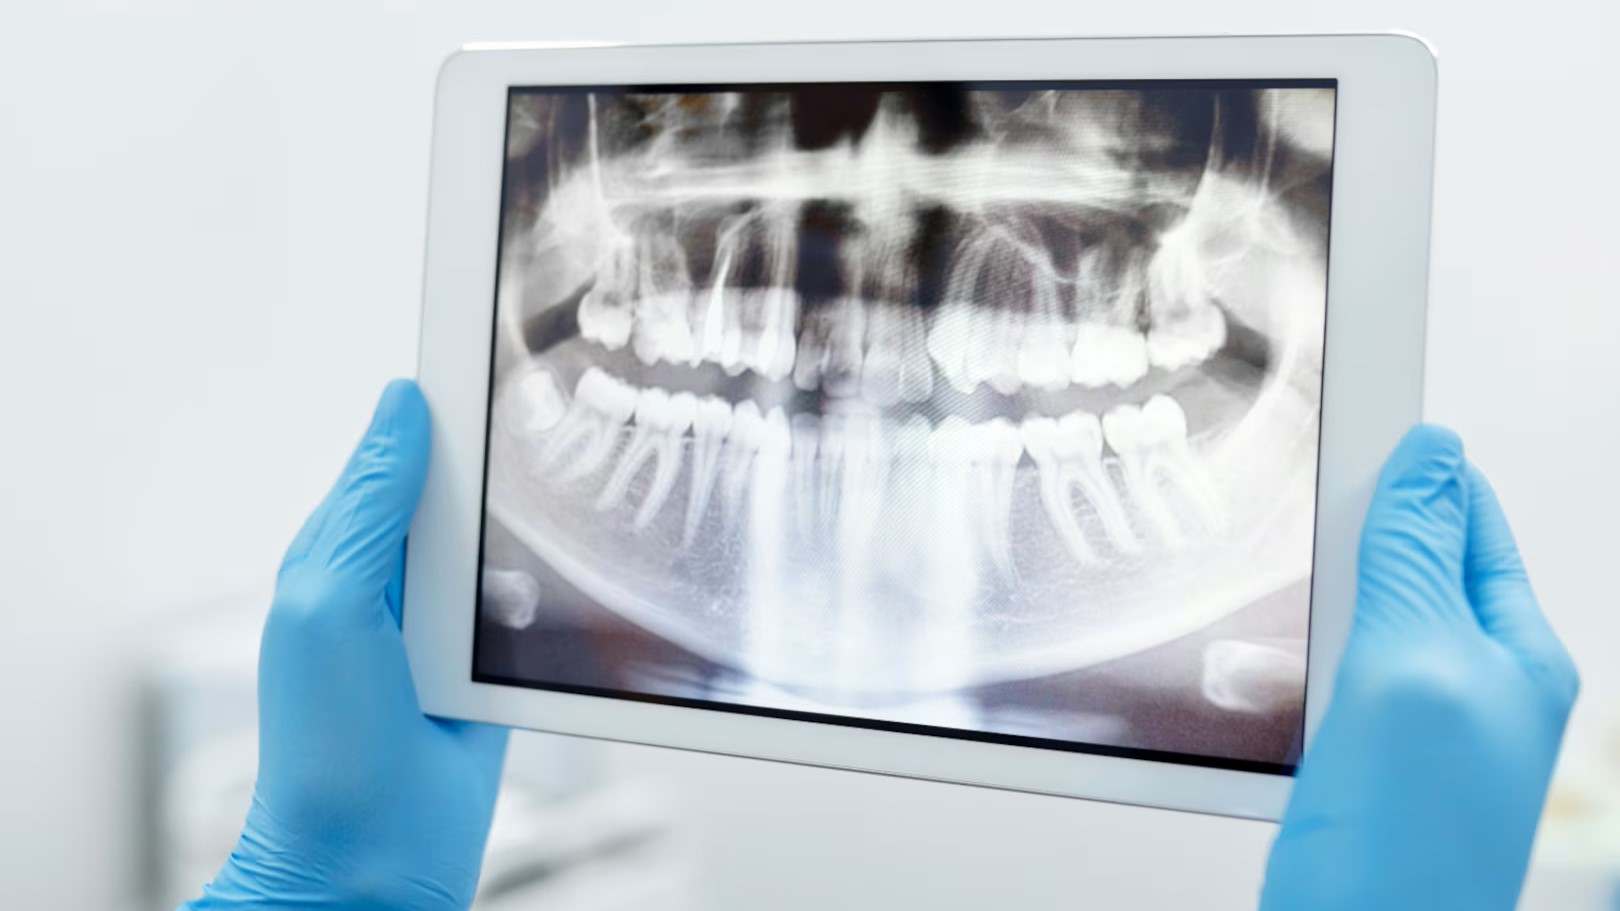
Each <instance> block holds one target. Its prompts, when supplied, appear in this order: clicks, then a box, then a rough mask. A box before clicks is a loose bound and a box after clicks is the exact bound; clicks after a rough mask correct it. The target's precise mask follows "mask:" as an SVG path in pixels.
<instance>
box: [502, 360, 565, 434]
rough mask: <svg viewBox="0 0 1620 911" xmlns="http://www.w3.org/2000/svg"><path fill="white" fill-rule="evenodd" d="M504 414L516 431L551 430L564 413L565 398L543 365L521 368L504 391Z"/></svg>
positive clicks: (526, 432) (530, 432)
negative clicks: (506, 397) (505, 394)
mask: <svg viewBox="0 0 1620 911" xmlns="http://www.w3.org/2000/svg"><path fill="white" fill-rule="evenodd" d="M507 396H508V399H507V405H506V407H507V408H508V409H509V411H508V413H509V414H510V415H511V417H512V419H513V420H514V421H515V423H516V425H517V427H516V429H517V431H518V432H519V433H521V434H523V435H525V436H538V435H540V434H543V433H547V432H549V431H550V430H552V429H554V428H555V427H556V426H557V425H558V424H559V423H561V422H562V419H563V416H564V415H566V414H567V413H568V397H567V396H566V395H564V394H563V391H562V388H561V387H559V386H558V385H557V378H556V377H554V376H552V374H551V371H550V370H547V369H545V368H544V367H533V368H531V369H528V370H525V371H524V372H523V375H522V376H520V377H518V379H517V382H515V383H513V384H512V385H511V387H509V391H508V392H507Z"/></svg>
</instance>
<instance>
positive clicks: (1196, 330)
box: [1147, 304, 1226, 370]
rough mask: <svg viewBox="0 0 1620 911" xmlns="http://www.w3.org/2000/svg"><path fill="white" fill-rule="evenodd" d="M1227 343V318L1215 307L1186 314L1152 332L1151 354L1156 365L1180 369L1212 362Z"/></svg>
mask: <svg viewBox="0 0 1620 911" xmlns="http://www.w3.org/2000/svg"><path fill="white" fill-rule="evenodd" d="M1224 344H1226V318H1225V317H1224V316H1222V315H1221V311H1220V310H1219V309H1217V308H1216V307H1215V306H1214V305H1213V304H1205V305H1204V306H1202V307H1199V308H1198V309H1196V310H1193V311H1190V312H1188V313H1185V314H1182V315H1181V316H1178V317H1175V318H1173V319H1172V320H1170V321H1168V322H1165V323H1163V324H1158V325H1155V326H1154V327H1153V328H1152V330H1150V331H1149V332H1148V336H1147V355H1148V360H1150V361H1152V362H1153V365H1154V366H1156V367H1160V368H1162V369H1165V370H1179V369H1180V368H1182V367H1188V366H1191V365H1193V364H1196V363H1199V362H1201V361H1204V360H1206V359H1208V357H1209V356H1210V355H1211V354H1214V353H1215V352H1216V351H1219V350H1220V348H1221V346H1222V345H1224Z"/></svg>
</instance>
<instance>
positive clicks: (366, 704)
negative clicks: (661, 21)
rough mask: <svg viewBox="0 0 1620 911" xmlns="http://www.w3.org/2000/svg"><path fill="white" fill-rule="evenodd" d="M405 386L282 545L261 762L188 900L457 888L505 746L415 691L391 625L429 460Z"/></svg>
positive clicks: (378, 900)
mask: <svg viewBox="0 0 1620 911" xmlns="http://www.w3.org/2000/svg"><path fill="white" fill-rule="evenodd" d="M428 434H429V429H428V414H427V406H426V404H425V403H424V402H423V401H422V395H421V393H420V392H419V391H418V390H417V388H416V385H415V384H414V383H410V382H407V381H396V382H394V383H393V384H391V385H390V386H389V387H388V388H387V390H386V391H384V392H383V396H382V400H381V401H380V402H379V403H378V405H377V411H376V414H375V416H374V417H373V418H372V421H371V427H370V429H368V430H367V431H366V435H365V438H364V439H362V440H361V441H360V445H359V447H358V448H357V449H356V450H355V452H354V455H353V456H352V457H351V458H350V459H349V464H348V466H347V468H345V469H344V471H343V475H342V477H340V478H339V479H338V482H337V485H336V486H335V487H333V488H332V491H331V493H329V494H328V495H327V497H326V500H325V501H324V502H322V503H321V505H320V506H319V507H318V508H317V509H316V510H315V513H314V515H312V516H311V517H310V518H309V521H308V522H306V523H305V524H304V527H303V529H302V530H301V531H300V532H299V533H298V536H297V537H296V538H295V539H294V540H293V543H292V546H291V547H290V548H288V550H287V555H286V557H285V558H284V559H283V561H282V564H281V571H280V575H279V577H278V579H277V583H276V595H275V600H274V602H273V603H272V606H271V608H270V615H269V619H268V620H267V621H266V623H265V627H264V637H263V640H262V642H261V644H260V650H259V771H258V782H257V785H256V786H255V788H254V795H253V805H252V808H251V809H250V810H249V811H248V816H247V822H246V824H245V825H244V826H243V829H242V835H241V839H240V840H239V841H238V842H237V844H236V848H235V850H233V851H232V852H231V856H230V859H229V860H227V861H226V863H225V865H224V867H223V868H222V869H221V870H220V872H219V875H218V876H217V877H216V878H215V879H214V881H213V883H211V884H210V885H209V886H208V887H207V888H206V889H205V890H204V893H203V897H201V898H199V899H197V900H195V901H193V902H191V903H189V904H187V905H185V906H184V907H186V908H191V909H197V911H205V909H206V911H214V909H238V908H294V907H296V908H304V907H309V908H344V909H359V908H379V909H381V908H387V909H390V911H418V909H420V911H426V909H433V911H441V909H444V911H449V909H454V911H462V909H465V908H466V907H467V906H468V905H469V904H470V903H471V901H472V897H473V888H474V886H475V885H476V883H477V880H478V867H479V862H480V860H481V859H482V856H483V850H484V841H485V838H486V837H487V835H488V833H489V823H490V815H491V813H492V812H493V810H494V804H495V793H496V789H497V785H498V782H499V779H500V772H501V764H502V761H503V758H504V756H505V752H506V731H505V730H504V729H502V728H495V727H488V726H484V725H476V724H468V723H463V722H456V721H441V720H437V719H433V718H429V717H427V716H425V715H423V714H422V712H421V710H420V709H419V708H418V707H417V704H416V693H415V690H414V688H413V686H412V683H411V676H410V670H409V668H408V667H407V666H406V662H405V646H404V642H403V640H402V639H401V637H400V631H399V617H400V585H401V581H402V578H403V566H402V561H403V557H404V544H405V532H406V529H407V527H408V526H409V525H410V521H411V514H412V513H413V512H414V511H415V509H416V500H417V497H418V495H419V494H420V493H421V489H422V478H423V475H424V473H425V471H426V469H427V459H428Z"/></svg>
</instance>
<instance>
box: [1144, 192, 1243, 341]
mask: <svg viewBox="0 0 1620 911" xmlns="http://www.w3.org/2000/svg"><path fill="white" fill-rule="evenodd" d="M1147 292H1148V314H1149V317H1150V318H1151V322H1152V329H1151V330H1150V331H1149V332H1148V337H1147V352H1148V359H1149V360H1151V361H1152V362H1153V364H1154V366H1156V367H1161V368H1163V369H1165V370H1177V369H1180V368H1182V367H1186V366H1189V365H1192V364H1196V363H1198V362H1199V361H1202V360H1204V359H1206V358H1208V357H1209V356H1210V355H1211V354H1213V353H1215V352H1216V351H1217V350H1219V349H1220V347H1221V346H1222V345H1224V344H1226V319H1225V318H1224V317H1223V316H1222V315H1221V312H1220V309H1219V308H1217V307H1216V306H1215V304H1214V301H1213V300H1212V299H1211V296H1210V290H1209V278H1208V276H1207V274H1206V273H1205V270H1204V261H1203V258H1202V257H1201V256H1199V253H1198V249H1197V239H1196V236H1195V229H1194V226H1193V225H1192V224H1191V222H1190V221H1185V222H1182V224H1180V225H1178V226H1177V227H1175V228H1173V229H1171V230H1170V231H1167V232H1165V234H1164V235H1163V236H1162V237H1160V239H1159V248H1158V250H1157V251H1156V252H1155V253H1154V256H1153V260H1152V262H1150V263H1149V264H1148V276H1147Z"/></svg>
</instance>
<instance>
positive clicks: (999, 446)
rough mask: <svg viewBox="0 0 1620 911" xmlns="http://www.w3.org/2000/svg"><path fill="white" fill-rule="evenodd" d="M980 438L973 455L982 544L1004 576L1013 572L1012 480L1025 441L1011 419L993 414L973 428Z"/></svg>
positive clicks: (1016, 473) (1013, 480)
mask: <svg viewBox="0 0 1620 911" xmlns="http://www.w3.org/2000/svg"><path fill="white" fill-rule="evenodd" d="M975 433H976V434H978V436H979V439H978V441H977V442H976V444H975V446H974V458H975V460H976V461H977V462H978V466H979V483H978V486H979V494H980V499H981V508H980V510H979V516H980V519H981V521H982V522H983V529H982V534H983V537H984V542H985V547H986V549H988V550H989V551H990V557H991V559H992V560H993V561H994V562H995V564H996V568H997V569H999V570H1001V571H1002V573H1004V574H1006V575H1007V576H1012V575H1014V573H1015V569H1014V566H1013V558H1012V527H1011V524H1012V499H1013V483H1014V482H1015V481H1016V480H1017V478H1018V460H1019V459H1020V458H1022V457H1023V455H1024V441H1023V440H1022V439H1020V438H1019V435H1018V428H1016V427H1014V426H1013V425H1012V422H1011V421H1008V420H1005V419H1003V418H994V419H992V420H990V421H987V422H985V423H983V424H980V425H979V426H978V428H977V429H976V431H975Z"/></svg>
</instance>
